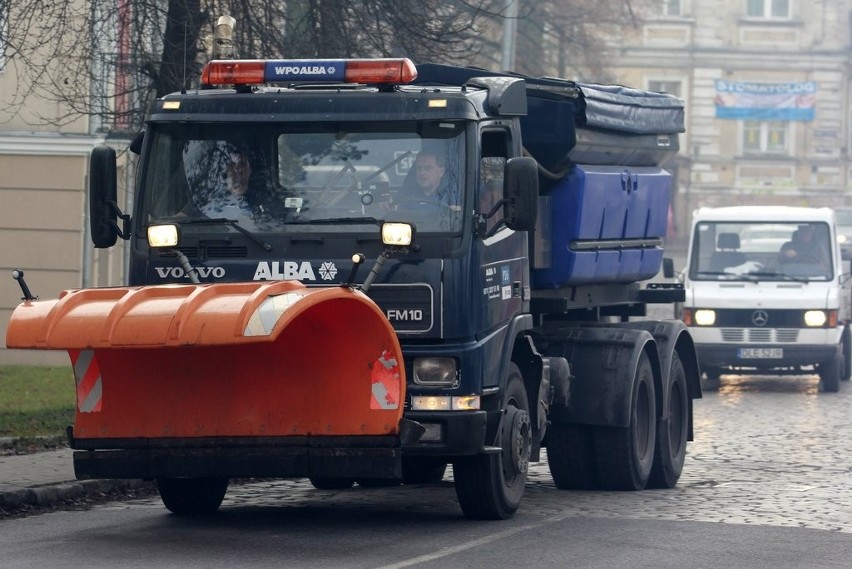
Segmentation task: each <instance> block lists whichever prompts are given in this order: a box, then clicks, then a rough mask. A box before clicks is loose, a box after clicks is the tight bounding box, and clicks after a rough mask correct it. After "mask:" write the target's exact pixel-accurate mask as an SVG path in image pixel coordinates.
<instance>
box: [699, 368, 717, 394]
mask: <svg viewBox="0 0 852 569" xmlns="http://www.w3.org/2000/svg"><path fill="white" fill-rule="evenodd" d="M702 371H703V372H704V381H702V382H701V388H702V389H703V390H705V391H718V390H719V388H720V387H721V386H722V370H721V369H720V368H717V367H707V368H704V369H703V370H702Z"/></svg>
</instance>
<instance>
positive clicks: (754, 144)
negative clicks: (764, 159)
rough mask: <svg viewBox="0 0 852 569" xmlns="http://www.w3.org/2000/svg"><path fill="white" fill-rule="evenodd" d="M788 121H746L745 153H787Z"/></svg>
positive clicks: (744, 133)
mask: <svg viewBox="0 0 852 569" xmlns="http://www.w3.org/2000/svg"><path fill="white" fill-rule="evenodd" d="M789 128H790V123H789V122H786V121H766V122H760V121H744V122H743V153H744V154H787V153H788V152H787V141H788V140H789V139H790V136H789V133H788V130H789Z"/></svg>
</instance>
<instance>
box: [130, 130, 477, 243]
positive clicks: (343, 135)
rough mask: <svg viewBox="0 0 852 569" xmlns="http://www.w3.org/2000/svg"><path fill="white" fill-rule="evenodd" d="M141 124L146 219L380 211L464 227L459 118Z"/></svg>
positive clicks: (244, 220) (429, 224) (272, 222)
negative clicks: (145, 134)
mask: <svg viewBox="0 0 852 569" xmlns="http://www.w3.org/2000/svg"><path fill="white" fill-rule="evenodd" d="M149 133H150V136H151V140H150V143H149V145H148V147H147V153H148V154H147V159H146V160H145V161H144V169H145V170H144V172H143V180H144V181H143V192H144V194H143V196H141V200H142V208H143V210H142V212H141V213H142V216H141V219H144V220H145V221H146V222H147V223H151V222H160V221H164V220H176V219H177V220H179V219H186V220H187V221H190V220H194V219H205V218H215V219H222V218H224V219H229V220H233V221H236V222H237V223H239V225H240V227H242V228H244V229H246V230H249V231H251V232H253V233H264V232H280V233H298V232H305V231H310V232H314V233H316V232H347V231H353V230H359V229H357V228H358V226H359V225H362V226H363V225H372V226H373V227H374V226H375V224H376V223H377V222H378V221H382V220H392V221H409V222H412V223H414V224H415V226H416V227H417V231H418V232H420V233H422V232H427V233H429V232H454V233H457V232H460V231H461V228H462V222H463V219H462V215H461V213H462V210H463V204H464V183H463V182H464V174H463V173H464V171H465V168H464V159H465V153H464V148H465V144H464V136H465V134H464V125H463V124H462V123H455V122H451V121H441V122H437V121H436V122H407V123H381V124H377V123H357V124H347V123H335V124H333V125H329V124H323V123H311V124H276V125H271V126H270V125H263V126H258V125H256V124H204V125H202V124H185V123H184V124H158V125H152V129H151V130H149Z"/></svg>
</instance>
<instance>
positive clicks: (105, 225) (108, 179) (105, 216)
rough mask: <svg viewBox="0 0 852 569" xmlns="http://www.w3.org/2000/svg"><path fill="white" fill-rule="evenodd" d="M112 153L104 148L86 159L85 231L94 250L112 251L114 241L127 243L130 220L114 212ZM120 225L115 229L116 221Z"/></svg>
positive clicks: (96, 149) (114, 177) (102, 146)
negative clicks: (118, 240) (87, 212)
mask: <svg viewBox="0 0 852 569" xmlns="http://www.w3.org/2000/svg"><path fill="white" fill-rule="evenodd" d="M117 200H118V189H117V181H116V159H115V150H114V149H112V148H110V147H109V146H105V145H102V144H101V145H98V146H96V147H95V148H93V149H92V155H91V156H90V157H89V227H90V229H91V233H92V242H93V243H94V245H95V247H97V248H101V249H102V248H106V247H112V246H113V245H115V241H116V239H117V238H118V237H122V238H123V239H127V238H128V237H129V234H128V226H129V221H130V216H128V215H124V214H122V213H121V210H120V209H119V208H118V201H117ZM119 217H120V218H121V219H122V221H123V222H124V225H123V227H119V226H118V222H117V221H116V220H117V218H119Z"/></svg>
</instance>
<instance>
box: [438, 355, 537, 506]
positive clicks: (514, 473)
mask: <svg viewBox="0 0 852 569" xmlns="http://www.w3.org/2000/svg"><path fill="white" fill-rule="evenodd" d="M499 437H500V438H499V442H500V446H501V448H502V452H500V453H491V454H481V455H476V456H471V457H464V458H461V459H459V460H457V461H455V462H454V463H453V477H454V479H455V488H456V496H458V500H459V505H460V506H461V509H462V512H464V515H465V517H467V518H470V519H478V520H504V519H507V518H510V517H511V516H512V515H513V514H514V513H515V512H516V511H517V509H518V506H519V505H520V503H521V497H522V496H523V494H524V487H525V486H526V483H527V469H528V467H529V459H530V450H531V443H532V425H531V424H530V413H529V401H528V400H527V392H526V389H525V388H524V382H523V379H522V377H521V372H520V371H519V370H518V367H517V366H516V365H515V364H511V369H510V371H509V378H508V382H507V384H506V393H505V395H504V398H503V415H502V417H501V420H500V435H499Z"/></svg>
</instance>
